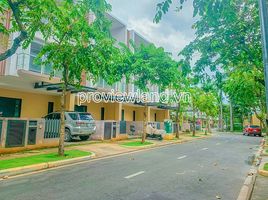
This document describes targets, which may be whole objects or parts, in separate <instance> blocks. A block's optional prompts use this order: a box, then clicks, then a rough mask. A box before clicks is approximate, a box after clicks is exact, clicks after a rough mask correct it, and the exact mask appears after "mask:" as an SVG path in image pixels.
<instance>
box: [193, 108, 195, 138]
mask: <svg viewBox="0 0 268 200" xmlns="http://www.w3.org/2000/svg"><path fill="white" fill-rule="evenodd" d="M194 136H195V109H193V137H194Z"/></svg>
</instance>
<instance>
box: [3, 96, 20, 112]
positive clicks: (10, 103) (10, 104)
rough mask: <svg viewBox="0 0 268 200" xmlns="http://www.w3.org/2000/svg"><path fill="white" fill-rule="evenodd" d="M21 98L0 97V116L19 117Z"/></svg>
mask: <svg viewBox="0 0 268 200" xmlns="http://www.w3.org/2000/svg"><path fill="white" fill-rule="evenodd" d="M20 112H21V99H14V98H6V97H0V117H20Z"/></svg>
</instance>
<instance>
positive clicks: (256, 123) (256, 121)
mask: <svg viewBox="0 0 268 200" xmlns="http://www.w3.org/2000/svg"><path fill="white" fill-rule="evenodd" d="M260 124H261V123H260V120H259V119H258V118H257V117H256V115H253V116H252V125H260Z"/></svg>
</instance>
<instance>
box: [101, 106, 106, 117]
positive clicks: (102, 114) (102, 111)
mask: <svg viewBox="0 0 268 200" xmlns="http://www.w3.org/2000/svg"><path fill="white" fill-rule="evenodd" d="M104 114H105V110H104V107H102V108H101V120H104Z"/></svg>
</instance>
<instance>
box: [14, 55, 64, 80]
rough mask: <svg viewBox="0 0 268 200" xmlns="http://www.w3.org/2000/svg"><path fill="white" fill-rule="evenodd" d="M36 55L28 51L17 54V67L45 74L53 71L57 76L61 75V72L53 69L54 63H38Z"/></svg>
mask: <svg viewBox="0 0 268 200" xmlns="http://www.w3.org/2000/svg"><path fill="white" fill-rule="evenodd" d="M36 57H37V56H36V55H33V54H27V53H20V54H17V60H16V68H17V69H24V70H27V71H31V72H36V73H39V74H44V75H51V74H52V72H53V75H54V76H55V77H61V72H60V71H55V70H53V67H52V65H40V64H38V63H36V60H35V59H36Z"/></svg>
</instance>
